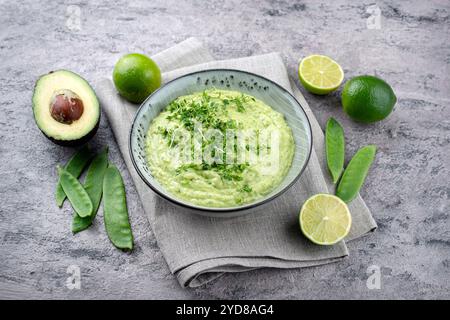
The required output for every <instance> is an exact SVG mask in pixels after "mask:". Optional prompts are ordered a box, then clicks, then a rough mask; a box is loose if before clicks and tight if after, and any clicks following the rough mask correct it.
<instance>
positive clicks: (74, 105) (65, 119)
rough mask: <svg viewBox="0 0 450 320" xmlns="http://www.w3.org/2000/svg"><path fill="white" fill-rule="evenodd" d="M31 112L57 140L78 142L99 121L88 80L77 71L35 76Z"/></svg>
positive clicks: (89, 134) (91, 133)
mask: <svg viewBox="0 0 450 320" xmlns="http://www.w3.org/2000/svg"><path fill="white" fill-rule="evenodd" d="M33 113H34V119H35V121H36V124H37V126H38V127H39V129H40V130H41V131H42V133H44V135H45V136H46V137H47V138H49V139H50V140H51V141H53V142H54V143H56V144H59V145H64V146H76V145H81V144H83V143H85V142H87V141H88V140H89V139H91V138H92V137H93V136H94V135H95V133H96V132H97V129H98V126H99V124H100V104H99V103H98V99H97V96H96V95H95V92H94V90H93V89H92V87H91V86H90V85H89V83H88V82H87V81H86V80H84V79H83V78H82V77H80V76H79V75H78V74H76V73H74V72H71V71H67V70H58V71H53V72H50V73H49V74H46V75H44V76H42V77H40V78H39V79H38V81H37V82H36V86H35V88H34V93H33Z"/></svg>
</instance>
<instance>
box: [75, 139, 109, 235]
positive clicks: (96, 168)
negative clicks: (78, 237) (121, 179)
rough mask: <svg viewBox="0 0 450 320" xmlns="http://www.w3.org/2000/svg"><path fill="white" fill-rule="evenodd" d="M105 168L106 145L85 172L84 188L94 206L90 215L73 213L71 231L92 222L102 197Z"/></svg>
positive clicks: (106, 164)
mask: <svg viewBox="0 0 450 320" xmlns="http://www.w3.org/2000/svg"><path fill="white" fill-rule="evenodd" d="M106 168H108V147H106V148H105V149H104V150H103V151H102V152H101V153H99V154H98V155H97V156H95V158H94V159H93V160H92V162H91V164H90V166H89V168H88V170H87V173H86V179H85V180H84V189H85V190H86V192H87V193H88V195H89V198H90V199H91V201H92V206H93V208H94V209H93V212H92V215H90V216H88V217H84V218H82V217H80V216H79V215H78V214H76V213H75V214H74V216H73V220H72V232H73V233H77V232H80V231H83V230H84V229H87V228H88V227H89V226H90V225H91V224H92V221H94V219H95V216H96V215H97V211H98V207H99V206H100V201H101V199H102V193H103V177H104V175H105V171H106Z"/></svg>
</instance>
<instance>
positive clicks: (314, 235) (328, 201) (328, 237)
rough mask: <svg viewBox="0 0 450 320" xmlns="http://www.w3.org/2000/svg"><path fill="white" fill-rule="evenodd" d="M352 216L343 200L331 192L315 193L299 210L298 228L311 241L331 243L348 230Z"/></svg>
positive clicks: (322, 243)
mask: <svg viewBox="0 0 450 320" xmlns="http://www.w3.org/2000/svg"><path fill="white" fill-rule="evenodd" d="M351 226H352V216H351V215H350V211H349V210H348V207H347V205H346V204H345V202H344V201H342V200H341V199H339V198H338V197H336V196H333V195H331V194H316V195H314V196H312V197H311V198H309V199H308V200H306V202H305V203H304V204H303V206H302V209H301V210H300V228H301V229H302V232H303V234H304V235H305V236H306V237H307V238H308V239H309V240H311V241H312V242H314V243H316V244H320V245H332V244H335V243H337V242H339V241H341V240H342V239H344V238H345V236H346V235H347V234H348V232H349V231H350V227H351Z"/></svg>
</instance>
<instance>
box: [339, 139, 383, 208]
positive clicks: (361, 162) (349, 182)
mask: <svg viewBox="0 0 450 320" xmlns="http://www.w3.org/2000/svg"><path fill="white" fill-rule="evenodd" d="M376 151H377V147H376V146H373V145H369V146H365V147H362V148H361V149H359V150H358V152H356V154H355V155H354V156H353V158H352V160H350V163H349V164H348V166H347V168H346V169H345V171H344V174H343V175H342V178H341V181H340V182H339V185H338V187H337V190H336V195H337V196H338V197H339V198H341V199H342V200H343V201H344V202H350V201H352V200H353V199H354V198H355V197H356V195H357V194H358V192H359V190H360V189H361V187H362V185H363V183H364V180H365V179H366V176H367V172H368V171H369V168H370V166H371V165H372V162H373V160H374V159H375V153H376Z"/></svg>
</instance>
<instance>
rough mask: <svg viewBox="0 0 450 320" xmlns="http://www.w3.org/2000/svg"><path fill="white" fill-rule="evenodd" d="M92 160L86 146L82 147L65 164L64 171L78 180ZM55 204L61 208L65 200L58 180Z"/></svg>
mask: <svg viewBox="0 0 450 320" xmlns="http://www.w3.org/2000/svg"><path fill="white" fill-rule="evenodd" d="M91 159H92V152H91V151H90V150H89V147H88V146H87V145H84V146H83V147H82V148H81V149H80V150H78V151H77V152H76V153H75V154H74V155H73V156H72V157H71V158H70V159H69V161H68V162H67V164H66V165H65V169H66V170H67V171H68V172H69V173H71V174H72V175H73V176H74V177H75V178H78V177H79V176H80V175H81V173H82V172H83V170H84V168H85V167H86V166H87V164H88V163H89V161H90V160H91ZM55 196H56V204H57V205H58V207H61V206H62V205H63V203H64V200H65V199H66V194H65V193H64V190H63V188H62V186H61V183H60V182H59V180H58V184H57V185H56V195H55Z"/></svg>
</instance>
